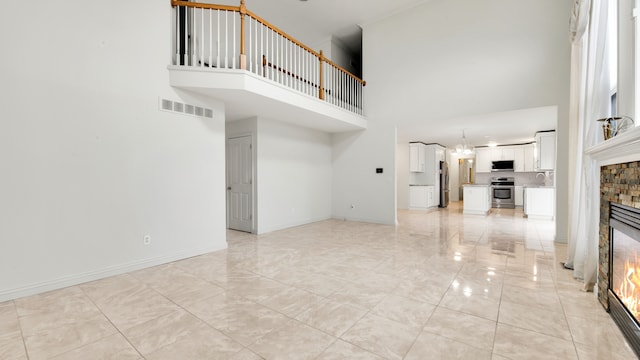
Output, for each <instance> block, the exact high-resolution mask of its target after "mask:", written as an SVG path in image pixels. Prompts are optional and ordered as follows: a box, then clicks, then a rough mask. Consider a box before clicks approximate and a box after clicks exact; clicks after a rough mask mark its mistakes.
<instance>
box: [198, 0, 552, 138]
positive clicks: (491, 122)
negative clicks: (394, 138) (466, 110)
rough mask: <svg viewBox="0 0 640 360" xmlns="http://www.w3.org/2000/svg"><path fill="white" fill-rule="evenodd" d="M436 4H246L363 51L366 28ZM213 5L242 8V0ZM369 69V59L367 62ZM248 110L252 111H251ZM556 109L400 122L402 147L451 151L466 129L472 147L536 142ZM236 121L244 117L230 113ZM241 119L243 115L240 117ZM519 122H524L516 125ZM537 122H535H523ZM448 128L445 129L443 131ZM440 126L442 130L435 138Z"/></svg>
mask: <svg viewBox="0 0 640 360" xmlns="http://www.w3.org/2000/svg"><path fill="white" fill-rule="evenodd" d="M429 1H430V0H393V1H390V0H348V1H345V0H308V1H300V0H245V3H246V6H247V8H248V9H249V10H251V11H253V12H254V13H256V14H257V15H259V16H261V17H263V18H264V19H266V20H267V21H269V22H271V23H273V24H274V25H276V26H278V27H279V28H281V29H282V30H283V31H285V32H287V33H288V34H290V35H291V36H293V37H295V38H297V39H299V40H300V41H302V42H303V43H305V44H307V45H309V46H310V47H312V48H316V46H314V44H321V43H323V42H325V41H326V40H328V39H329V38H330V37H331V36H334V37H338V38H340V39H341V40H342V41H343V42H345V43H348V44H351V45H354V46H356V47H360V46H361V43H360V42H359V41H360V38H361V35H360V31H361V30H360V26H361V25H366V24H369V23H373V22H376V21H379V20H382V19H384V18H386V17H389V16H392V15H394V14H397V13H399V12H402V11H406V10H409V9H411V8H413V7H416V6H418V5H420V4H423V3H426V2H429ZM207 2H211V3H217V4H225V5H237V4H239V0H208V1H207ZM316 50H320V49H316ZM363 63H364V64H365V65H366V59H363ZM245 110H246V109H245ZM556 110H557V109H556V107H542V108H534V109H522V110H515V111H508V112H502V113H492V114H479V115H474V116H465V117H456V118H454V119H441V120H437V121H436V122H435V123H434V121H429V122H425V121H424V119H415V121H411V120H410V119H406V120H405V121H402V122H399V123H398V142H399V143H400V142H408V141H414V140H423V137H422V136H420V134H429V135H428V136H427V137H428V142H433V143H440V144H443V145H445V146H447V147H452V146H455V144H457V143H460V141H461V137H462V131H463V130H465V133H466V137H467V142H468V143H469V144H473V145H486V144H487V143H488V142H490V141H495V142H497V143H498V144H514V143H523V142H529V141H532V139H533V136H534V134H535V132H536V131H540V130H551V129H555V128H556V117H557V115H556V114H557V113H556ZM228 115H229V118H230V119H236V118H238V116H233V114H228ZM238 115H239V114H238ZM514 119H520V120H519V121H517V122H515V121H514ZM522 119H531V121H522ZM440 124H442V126H440ZM434 127H437V128H438V131H437V132H436V133H434V131H433V129H434Z"/></svg>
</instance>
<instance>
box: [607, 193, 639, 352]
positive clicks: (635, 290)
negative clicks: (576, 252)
mask: <svg viewBox="0 0 640 360" xmlns="http://www.w3.org/2000/svg"><path fill="white" fill-rule="evenodd" d="M609 249H610V252H609V288H608V291H607V292H608V300H609V311H610V313H611V317H613V319H614V320H615V322H616V323H617V324H618V326H619V327H620V329H621V330H622V332H623V333H624V335H625V337H626V338H627V340H628V342H629V344H630V345H631V347H632V348H633V349H634V351H635V352H636V354H638V356H640V209H636V208H633V207H630V206H624V205H621V204H617V203H610V204H609Z"/></svg>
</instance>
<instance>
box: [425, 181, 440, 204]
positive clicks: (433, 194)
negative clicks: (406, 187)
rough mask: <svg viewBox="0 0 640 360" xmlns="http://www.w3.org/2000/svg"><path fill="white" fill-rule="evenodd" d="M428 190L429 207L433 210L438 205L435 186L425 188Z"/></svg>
mask: <svg viewBox="0 0 640 360" xmlns="http://www.w3.org/2000/svg"><path fill="white" fill-rule="evenodd" d="M425 187H426V188H427V207H429V208H432V207H435V206H436V205H438V204H436V188H435V186H425Z"/></svg>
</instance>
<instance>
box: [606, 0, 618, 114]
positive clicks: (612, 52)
mask: <svg viewBox="0 0 640 360" xmlns="http://www.w3.org/2000/svg"><path fill="white" fill-rule="evenodd" d="M607 16H608V19H607V26H608V29H607V37H608V38H607V42H608V46H609V49H608V50H609V54H608V57H609V58H608V59H607V60H608V62H609V84H610V87H609V99H610V101H611V106H610V108H609V116H615V115H617V114H618V2H617V1H609V9H608V13H607Z"/></svg>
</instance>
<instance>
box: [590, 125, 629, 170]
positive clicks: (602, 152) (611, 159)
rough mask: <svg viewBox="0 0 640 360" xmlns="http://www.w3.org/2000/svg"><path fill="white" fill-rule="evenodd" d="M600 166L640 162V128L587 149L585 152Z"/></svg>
mask: <svg viewBox="0 0 640 360" xmlns="http://www.w3.org/2000/svg"><path fill="white" fill-rule="evenodd" d="M584 153H585V154H586V155H588V156H590V157H591V158H592V159H594V160H596V161H597V162H598V165H600V166H605V165H612V164H622V163H627V162H631V161H638V160H640V127H635V128H633V129H631V130H629V131H627V132H625V133H623V134H620V135H618V136H616V137H614V138H611V139H609V140H606V141H604V142H602V143H600V144H597V145H594V146H592V147H590V148H587V149H586V150H585V152H584Z"/></svg>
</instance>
